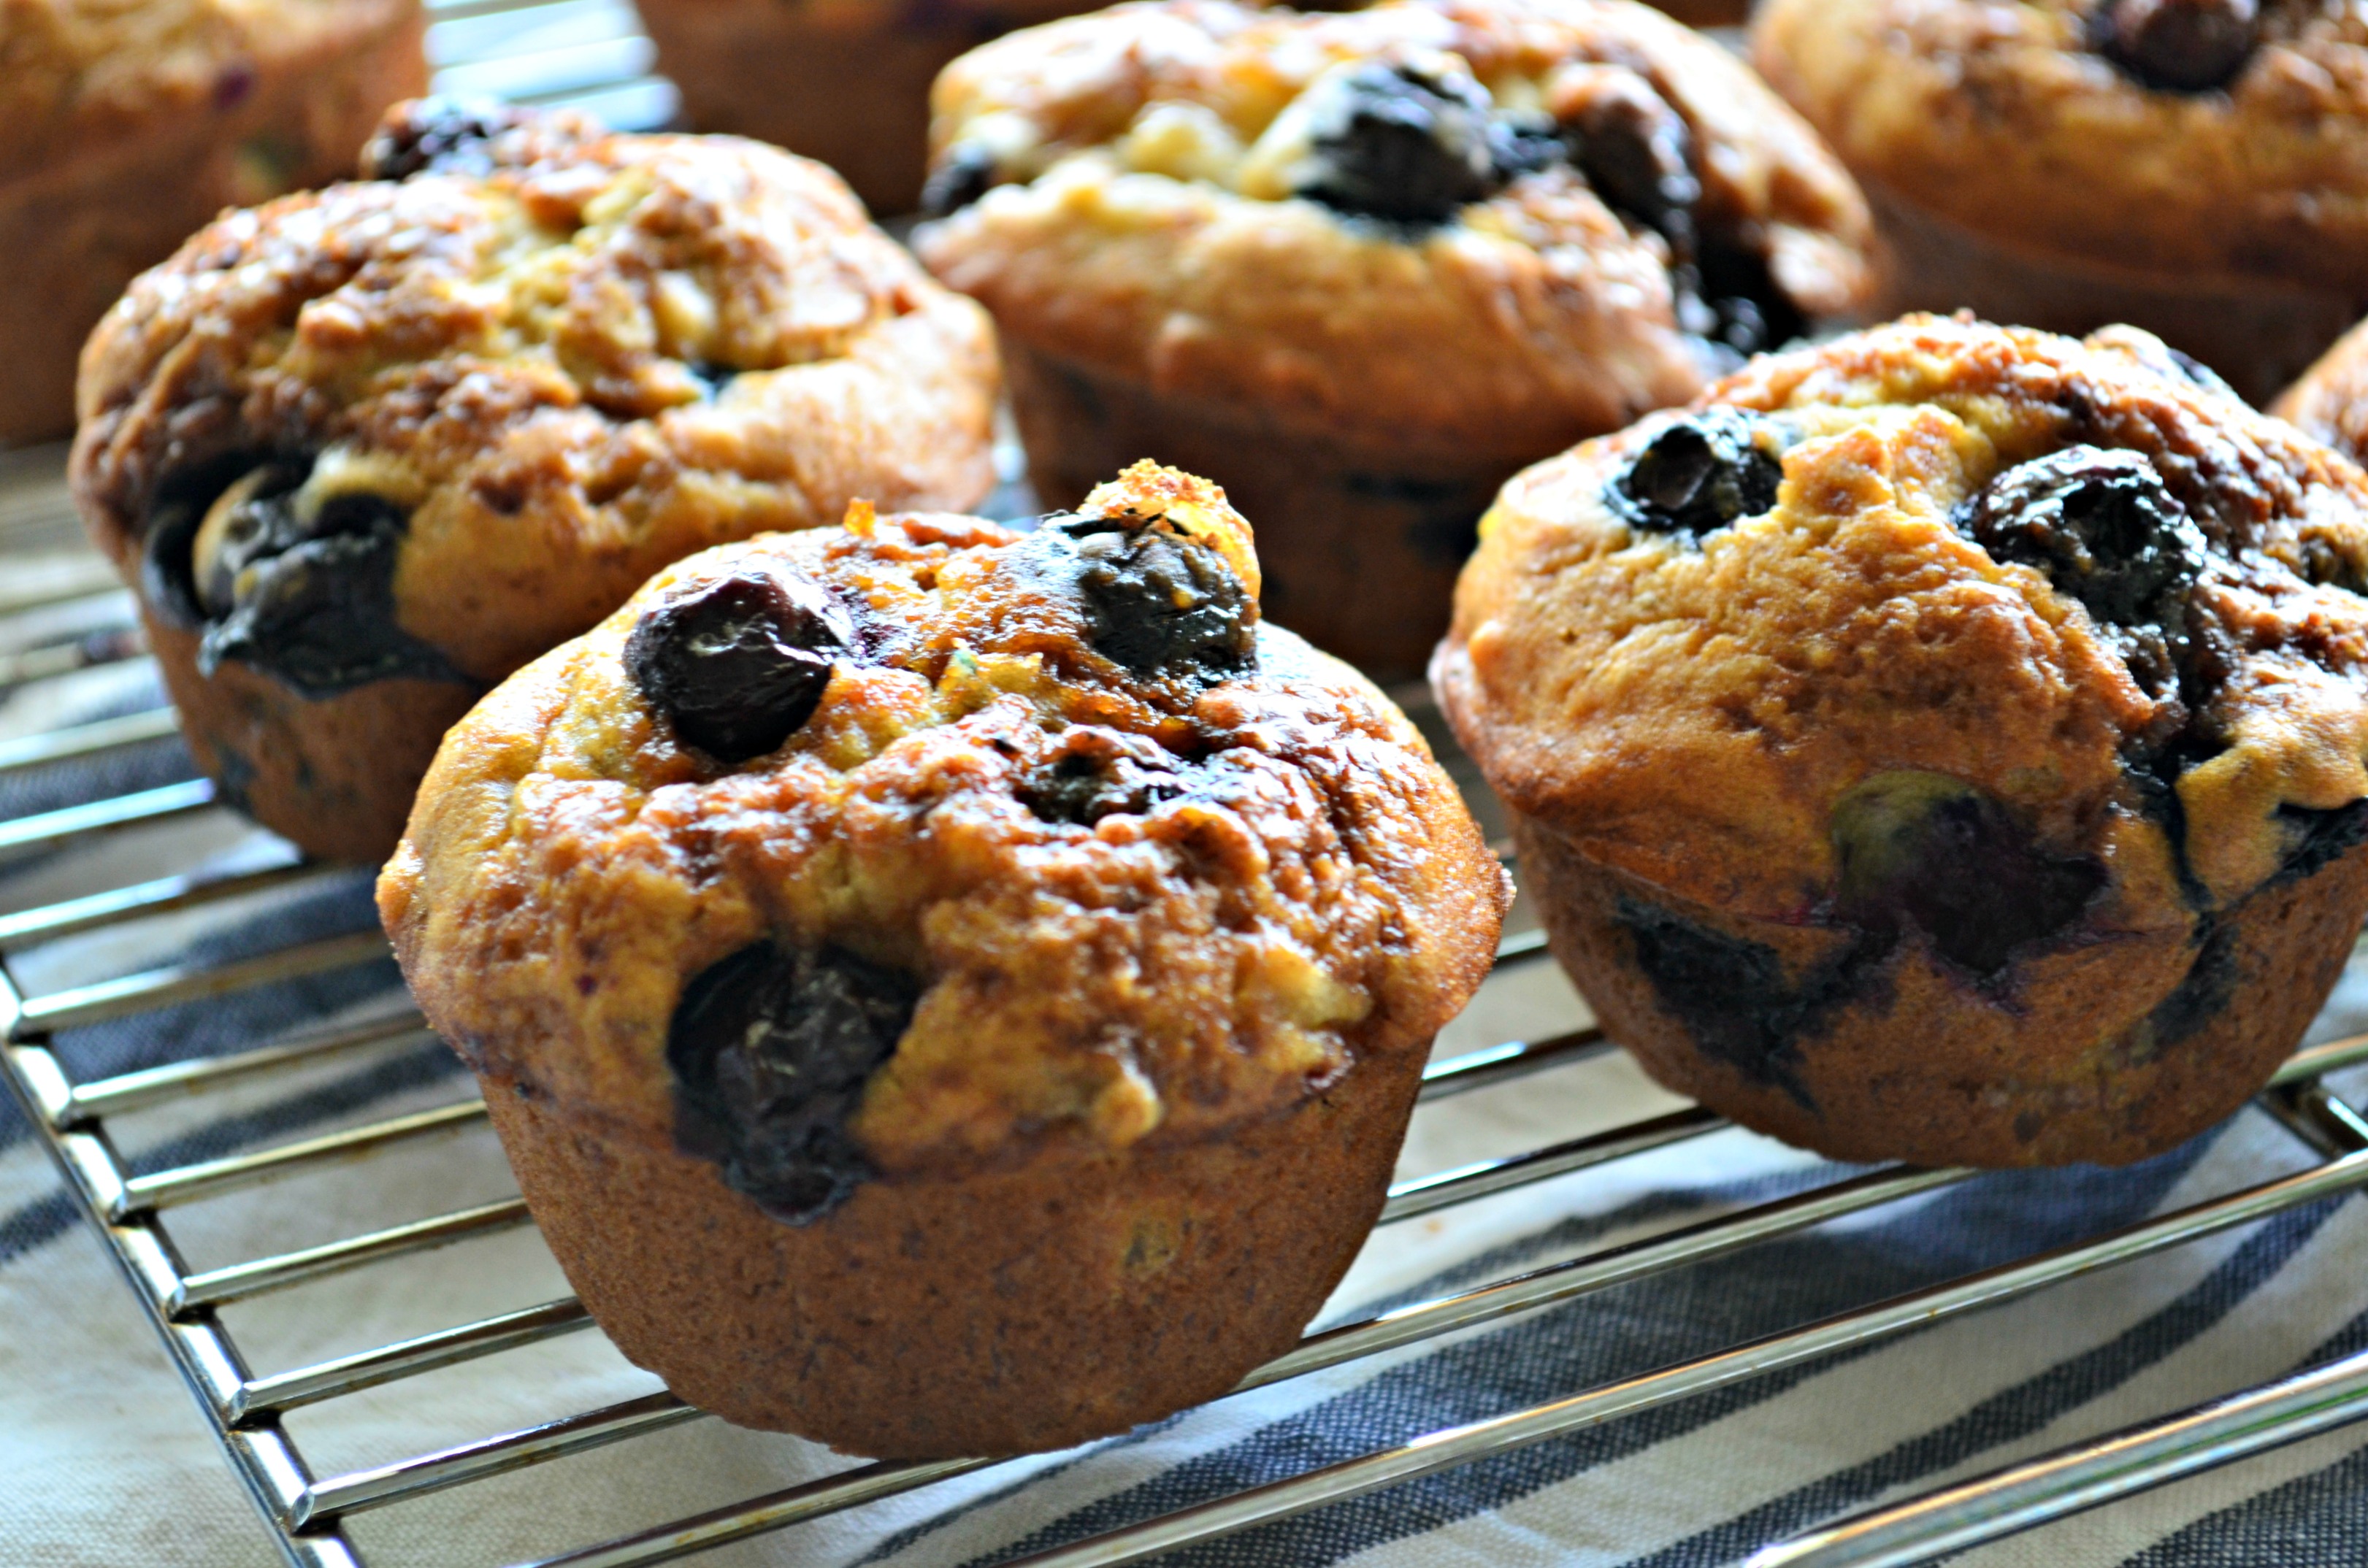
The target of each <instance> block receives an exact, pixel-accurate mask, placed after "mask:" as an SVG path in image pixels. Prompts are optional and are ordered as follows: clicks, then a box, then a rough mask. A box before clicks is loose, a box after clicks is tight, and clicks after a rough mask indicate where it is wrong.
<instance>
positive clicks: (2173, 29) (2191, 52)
mask: <svg viewBox="0 0 2368 1568" xmlns="http://www.w3.org/2000/svg"><path fill="white" fill-rule="evenodd" d="M2259 22H2260V5H2259V3H2258V0H2112V3H2111V4H2108V5H2107V6H2105V7H2104V8H2103V9H2102V10H2100V11H2099V12H2098V13H2097V19H2096V23H2095V27H2096V32H2097V44H2098V48H2099V49H2100V51H2101V52H2102V53H2103V54H2104V55H2105V57H2106V58H2107V59H2109V60H2111V61H2112V62H2113V63H2115V64H2116V65H2119V66H2120V67H2122V69H2123V70H2124V71H2127V72H2128V73H2129V74H2131V75H2133V76H2135V77H2136V78H2137V79H2138V80H2139V81H2140V82H2142V83H2144V84H2145V85H2147V86H2149V87H2156V88H2160V89H2162V90H2163V91H2166V92H2174V93H2205V92H2211V91H2213V90H2214V89H2215V88H2219V87H2225V86H2226V85H2228V84H2229V83H2230V82H2232V81H2234V80H2236V78H2237V73H2239V72H2241V71H2243V70H2244V68H2245V62H2246V61H2248V60H2249V59H2250V58H2252V53H2253V46H2254V43H2255V42H2256V40H2257V36H2258V34H2257V27H2258V24H2259Z"/></svg>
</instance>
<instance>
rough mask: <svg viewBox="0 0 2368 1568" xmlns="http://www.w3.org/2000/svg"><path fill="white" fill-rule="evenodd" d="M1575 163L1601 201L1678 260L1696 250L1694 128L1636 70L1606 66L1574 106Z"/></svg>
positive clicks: (1699, 188) (1688, 257) (1699, 191)
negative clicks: (1656, 237)
mask: <svg viewBox="0 0 2368 1568" xmlns="http://www.w3.org/2000/svg"><path fill="white" fill-rule="evenodd" d="M1569 127H1570V131H1571V133H1572V136H1573V138H1574V140H1575V141H1576V142H1577V146H1578V166H1579V168H1580V170H1581V171H1582V172H1584V173H1585V174H1586V176H1587V183H1588V185H1590V186H1592V187H1595V193H1596V194H1597V195H1598V196H1600V197H1601V198H1602V199H1603V200H1604V203H1605V204H1606V205H1607V206H1610V207H1611V208H1613V209H1615V210H1618V211H1621V212H1624V213H1627V214H1628V215H1629V216H1631V217H1633V218H1634V219H1635V220H1636V221H1637V222H1640V223H1642V224H1644V225H1645V227H1646V228H1648V229H1653V230H1656V231H1657V232H1658V233H1660V234H1661V235H1662V236H1663V237H1664V238H1666V239H1667V240H1668V242H1669V249H1670V252H1671V254H1672V256H1673V257H1674V259H1676V260H1677V261H1678V262H1679V263H1680V264H1682V263H1685V262H1689V261H1691V260H1692V259H1693V253H1694V207H1695V204H1696V203H1698V202H1699V201H1701V200H1702V181H1701V180H1699V179H1697V178H1696V177H1695V176H1694V171H1693V133H1692V131H1690V130H1688V129H1687V127H1686V122H1685V120H1684V119H1683V118H1682V117H1681V116H1679V113H1678V111H1677V110H1675V109H1673V108H1670V107H1669V104H1668V100H1667V99H1666V98H1664V97H1661V96H1660V95H1659V94H1658V93H1656V92H1654V91H1653V89H1652V87H1651V86H1650V85H1648V84H1647V83H1646V82H1645V79H1644V78H1643V77H1641V76H1638V75H1637V74H1635V73H1634V72H1632V71H1622V70H1607V71H1605V72H1603V73H1601V74H1600V81H1599V83H1598V84H1597V85H1595V86H1594V90H1592V91H1589V92H1588V93H1586V94H1585V95H1584V96H1583V97H1580V98H1579V100H1578V101H1577V103H1576V104H1575V105H1574V106H1572V108H1571V110H1570V120H1569Z"/></svg>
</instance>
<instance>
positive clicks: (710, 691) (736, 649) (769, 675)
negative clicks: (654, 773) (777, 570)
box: [625, 573, 853, 762]
mask: <svg viewBox="0 0 2368 1568" xmlns="http://www.w3.org/2000/svg"><path fill="white" fill-rule="evenodd" d="M852 642H853V632H852V631H851V629H850V627H849V625H848V618H847V614H846V612H845V611H844V610H842V609H840V608H838V606H837V604H836V603H834V602H833V601H832V600H831V598H830V597H829V596H828V595H827V594H826V593H825V592H824V591H823V589H822V587H821V586H820V585H818V584H816V583H814V581H813V580H811V579H810V578H806V577H803V576H801V575H792V574H786V573H784V574H773V573H767V574H755V575H748V576H739V577H726V578H724V579H723V580H722V581H720V582H715V583H709V584H705V585H701V586H700V587H698V588H696V589H693V590H692V591H691V592H689V593H688V594H685V595H683V596H681V597H677V598H673V599H669V600H667V601H666V602H665V603H663V604H661V605H659V606H658V607H657V608H655V609H652V610H650V611H649V612H648V613H647V614H645V615H643V617H642V619H641V620H640V621H639V623H637V624H636V625H635V626H634V628H633V631H632V636H631V637H629V638H628V639H627V640H626V642H625V672H626V674H627V675H628V676H631V677H632V682H633V685H634V686H635V687H637V688H639V690H640V691H641V694H642V696H643V699H644V700H646V701H647V702H648V703H649V705H650V706H651V708H653V709H654V710H656V711H657V712H658V713H659V714H660V715H662V716H663V717H664V718H665V719H666V722H667V723H668V724H669V725H671V726H672V727H673V729H674V732H675V733H676V734H677V736H679V737H680V738H681V739H683V740H685V741H687V742H689V744H692V745H694V746H697V747H698V748H699V749H700V750H701V751H703V752H705V753H707V754H708V755H709V756H712V757H714V758H716V759H717V760H718V761H721V762H746V760H748V759H749V758H750V757H753V756H763V755H765V754H766V753H767V752H769V751H771V750H773V749H774V748H775V747H777V746H779V745H780V744H781V743H782V742H783V741H786V740H788V739H789V738H790V736H791V735H792V734H793V733H796V732H797V731H798V729H799V728H800V727H802V726H803V724H804V723H805V722H806V721H807V720H808V719H810V718H812V717H813V716H814V709H815V708H816V707H818V706H819V705H820V704H821V702H822V694H823V689H824V688H825V687H827V686H829V684H830V676H831V670H832V668H833V667H834V665H836V663H837V660H838V659H840V658H842V657H845V656H846V655H847V653H848V649H849V646H850V644H851V643H852Z"/></svg>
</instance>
